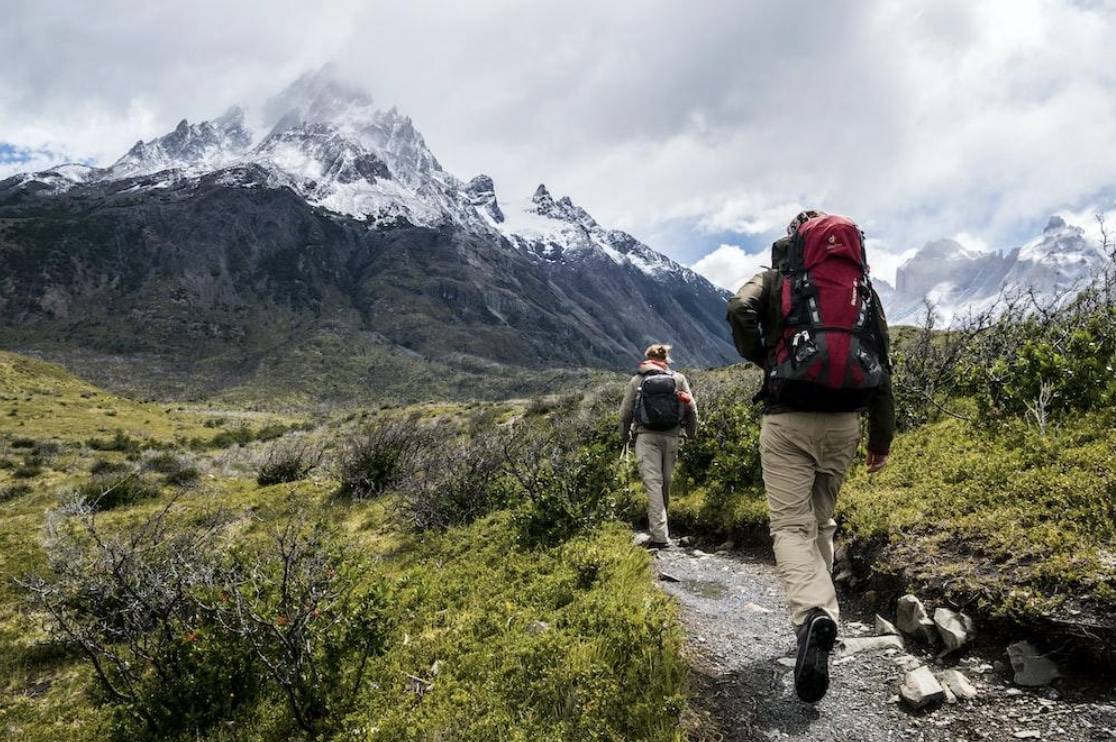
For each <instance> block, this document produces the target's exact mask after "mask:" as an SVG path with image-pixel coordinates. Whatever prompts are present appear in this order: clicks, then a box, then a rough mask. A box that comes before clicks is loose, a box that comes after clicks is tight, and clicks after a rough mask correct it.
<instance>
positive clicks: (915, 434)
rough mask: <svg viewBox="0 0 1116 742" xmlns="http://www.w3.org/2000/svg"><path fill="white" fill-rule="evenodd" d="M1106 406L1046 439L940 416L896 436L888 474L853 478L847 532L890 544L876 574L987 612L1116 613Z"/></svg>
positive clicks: (1114, 490) (1028, 430)
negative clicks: (934, 588) (890, 574)
mask: <svg viewBox="0 0 1116 742" xmlns="http://www.w3.org/2000/svg"><path fill="white" fill-rule="evenodd" d="M1113 451H1116V430H1114V429H1113V415H1112V412H1111V411H1105V412H1103V413H1091V414H1083V415H1080V416H1078V417H1076V418H1074V419H1071V420H1068V421H1067V422H1066V423H1065V424H1064V425H1063V426H1062V427H1061V428H1060V429H1058V430H1055V431H1053V432H1048V434H1047V435H1046V436H1042V435H1039V433H1038V432H1037V430H1035V428H1034V427H1033V426H1028V425H1026V424H1024V423H1022V422H1019V421H1013V422H1009V423H1005V424H1003V425H999V426H996V427H994V428H988V429H983V428H979V427H975V426H973V425H970V424H968V423H965V422H961V421H959V420H952V419H950V420H944V421H941V422H937V423H932V424H930V425H926V426H923V427H921V428H918V429H916V430H914V431H912V432H910V433H907V434H904V435H901V436H899V438H898V439H897V440H896V443H895V445H894V447H893V449H892V456H891V461H890V464H889V466H888V468H887V469H885V470H884V471H883V472H882V473H881V474H879V475H877V476H875V477H869V476H867V475H866V474H865V472H864V469H863V468H858V469H857V470H856V471H854V474H853V476H852V478H851V480H850V481H849V482H848V484H847V485H846V487H845V489H844V491H843V493H842V496H841V500H840V503H839V513H840V518H841V521H842V526H843V530H844V533H845V534H846V535H847V536H851V537H853V538H855V539H859V540H862V541H864V542H874V543H876V544H882V545H885V548H884V549H883V550H882V552H881V555H880V562H879V564H878V568H879V569H882V570H890V571H895V572H897V573H902V574H904V575H906V576H907V577H909V578H911V579H914V580H915V581H917V582H921V583H925V584H929V585H939V586H941V585H943V584H948V588H946V591H947V592H952V593H954V594H955V595H957V596H964V597H966V598H968V599H972V598H977V599H978V601H979V603H978V604H979V605H980V607H981V608H982V609H983V610H984V611H986V612H987V613H989V614H991V615H1003V616H1007V617H1012V618H1016V619H1021V620H1030V619H1034V618H1040V617H1054V618H1063V619H1070V618H1073V617H1077V618H1078V619H1080V614H1072V613H1070V612H1072V611H1079V612H1080V611H1084V612H1086V613H1093V612H1099V611H1102V610H1103V611H1105V612H1106V613H1107V612H1108V611H1111V610H1112V609H1113V608H1116V559H1114V558H1113V557H1114V555H1116V457H1114V456H1113Z"/></svg>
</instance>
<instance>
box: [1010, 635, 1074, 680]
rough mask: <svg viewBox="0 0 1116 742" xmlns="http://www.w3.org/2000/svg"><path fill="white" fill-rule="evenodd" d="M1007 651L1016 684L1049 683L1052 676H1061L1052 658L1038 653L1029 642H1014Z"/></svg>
mask: <svg viewBox="0 0 1116 742" xmlns="http://www.w3.org/2000/svg"><path fill="white" fill-rule="evenodd" d="M1007 651H1008V659H1010V660H1011V669H1012V670H1014V671H1015V684H1016V685H1027V686H1039V685H1049V684H1050V682H1051V681H1052V680H1054V678H1060V677H1062V674H1061V673H1060V672H1059V671H1058V666H1057V665H1056V664H1054V662H1053V660H1051V659H1050V658H1049V657H1047V656H1045V655H1042V654H1039V651H1038V650H1037V649H1035V647H1034V645H1033V644H1031V643H1030V642H1016V643H1015V644H1012V645H1011V646H1009V647H1008V650H1007Z"/></svg>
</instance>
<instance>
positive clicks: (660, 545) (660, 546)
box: [644, 541, 671, 551]
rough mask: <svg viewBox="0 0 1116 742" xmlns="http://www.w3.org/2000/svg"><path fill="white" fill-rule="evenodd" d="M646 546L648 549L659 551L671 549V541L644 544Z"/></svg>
mask: <svg viewBox="0 0 1116 742" xmlns="http://www.w3.org/2000/svg"><path fill="white" fill-rule="evenodd" d="M644 546H646V547H647V548H648V549H654V550H656V551H658V550H661V549H669V548H670V546H671V544H670V542H669V541H648V542H647V543H646V544H644Z"/></svg>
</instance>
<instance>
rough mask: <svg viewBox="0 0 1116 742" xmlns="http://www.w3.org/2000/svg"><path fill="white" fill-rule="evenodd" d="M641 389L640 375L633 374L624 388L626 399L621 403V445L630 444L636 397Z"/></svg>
mask: <svg viewBox="0 0 1116 742" xmlns="http://www.w3.org/2000/svg"><path fill="white" fill-rule="evenodd" d="M638 391H639V376H638V375H637V376H633V377H632V378H631V381H629V382H628V388H627V389H625V390H624V401H623V402H621V403H620V445H622V446H626V445H628V440H629V439H630V438H631V437H632V419H633V418H634V417H635V398H636V393H637V392H638Z"/></svg>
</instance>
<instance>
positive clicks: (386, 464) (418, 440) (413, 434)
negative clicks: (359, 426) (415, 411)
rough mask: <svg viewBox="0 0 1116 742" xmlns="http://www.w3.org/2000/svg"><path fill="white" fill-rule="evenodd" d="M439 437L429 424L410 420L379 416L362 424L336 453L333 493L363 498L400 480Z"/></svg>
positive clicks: (351, 497)
mask: <svg viewBox="0 0 1116 742" xmlns="http://www.w3.org/2000/svg"><path fill="white" fill-rule="evenodd" d="M440 438H441V436H439V434H438V432H437V431H436V430H435V429H434V428H433V427H431V426H429V425H423V424H421V423H419V422H417V421H413V420H401V419H390V420H383V421H381V422H378V423H376V424H374V425H373V426H371V427H369V428H366V429H365V430H364V431H363V432H362V433H360V434H358V435H357V436H356V437H355V438H353V439H352V440H351V441H349V442H348V443H347V445H345V446H344V447H343V448H342V450H341V452H340V454H339V455H338V458H337V462H336V476H337V479H338V480H339V481H340V483H341V484H340V487H339V488H338V490H337V495H338V496H339V497H344V498H349V499H353V500H365V499H369V498H372V497H376V496H378V495H381V494H383V493H384V492H385V491H386V490H388V489H389V488H392V487H395V486H396V485H398V484H400V483H402V482H404V481H405V480H406V479H407V477H409V476H410V475H411V474H412V473H413V472H414V471H415V467H416V465H417V463H418V461H419V458H420V456H421V455H422V454H423V452H425V451H426V450H428V449H432V448H433V447H434V446H435V445H436V444H437V443H438V442H439V439H440Z"/></svg>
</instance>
